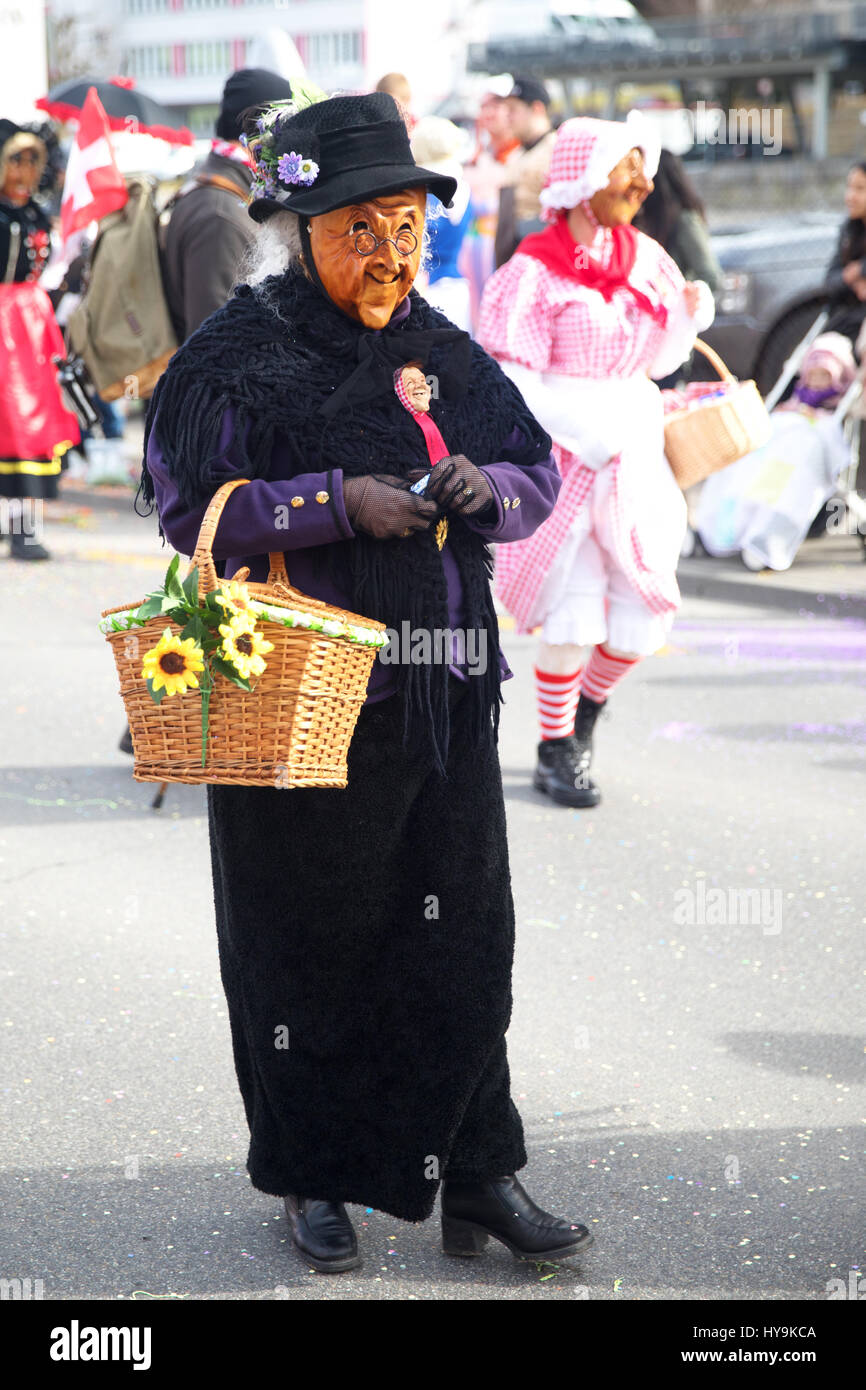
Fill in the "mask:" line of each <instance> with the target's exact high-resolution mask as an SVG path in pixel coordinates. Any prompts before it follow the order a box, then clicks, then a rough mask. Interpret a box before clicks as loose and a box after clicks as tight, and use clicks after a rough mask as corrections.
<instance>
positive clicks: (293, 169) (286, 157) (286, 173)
mask: <svg viewBox="0 0 866 1390" xmlns="http://www.w3.org/2000/svg"><path fill="white" fill-rule="evenodd" d="M277 170H278V172H279V175H280V178H281V180H282V182H283V183H298V182H299V181H300V180H299V179H298V175H299V173H300V172H301V156H300V155H299V154H295V152H294V150H292V152H291V154H281V155H280V158H279V162H278V164H277Z"/></svg>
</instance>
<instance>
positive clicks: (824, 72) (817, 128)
mask: <svg viewBox="0 0 866 1390" xmlns="http://www.w3.org/2000/svg"><path fill="white" fill-rule="evenodd" d="M812 84H813V85H812V91H813V98H812V99H813V110H812V158H813V159H826V158H827V127H828V124H829V118H830V73H829V70H828V69H827V68H816V69H815V72H814V74H813V77H812Z"/></svg>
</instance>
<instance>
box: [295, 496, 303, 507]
mask: <svg viewBox="0 0 866 1390" xmlns="http://www.w3.org/2000/svg"><path fill="white" fill-rule="evenodd" d="M303 505H304V499H303V497H293V498H292V506H293V507H303Z"/></svg>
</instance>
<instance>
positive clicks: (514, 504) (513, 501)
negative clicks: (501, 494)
mask: <svg viewBox="0 0 866 1390" xmlns="http://www.w3.org/2000/svg"><path fill="white" fill-rule="evenodd" d="M511 506H512V507H519V506H520V498H519V497H513V498H512V499H511Z"/></svg>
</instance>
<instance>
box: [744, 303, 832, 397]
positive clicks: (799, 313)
mask: <svg viewBox="0 0 866 1390" xmlns="http://www.w3.org/2000/svg"><path fill="white" fill-rule="evenodd" d="M825 307H826V306H825V304H824V301H823V300H820V299H816V300H810V301H809V303H807V304H801V305H800V306H799V308H797V309H792V310H791V312H790V313H789V314H785V316H784V318H781V319H779V322H778V323H776V324H774V325H773V327H772V328H771V329H770V331H769V333H768V334H767V336H766V338H765V339H764V345H763V347H762V349H761V352H760V355H759V357H758V365H757V367H756V368H755V381H756V382H757V384H758V390H759V391H760V393H761V395H762V396H766V395H767V393H768V392H769V391H771V390H772V389H773V387H774V386H775V384H776V382H777V381H778V380H779V377H780V376H781V375H782V369H783V367H784V365H785V362H786V361H787V359H788V358H789V357H790V356H791V353H792V352H793V351H794V348H795V347H796V346H797V344H798V343H800V342H802V340H803V339H804V338H805V336H806V334H807V333H808V331H809V329H810V328H811V327H812V324H813V323H814V322H815V320H816V318H817V317H818V315H819V314H820V312H821V310H822V309H823V308H825ZM796 379H797V378H796V377H794V378H793V380H792V381H791V383H790V384H789V385H788V386H787V387H786V389H785V391H784V393H783V395H782V400H783V401H784V400H787V398H788V396H789V395H790V394H791V392H792V391H793V389H794V382H795V381H796Z"/></svg>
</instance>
